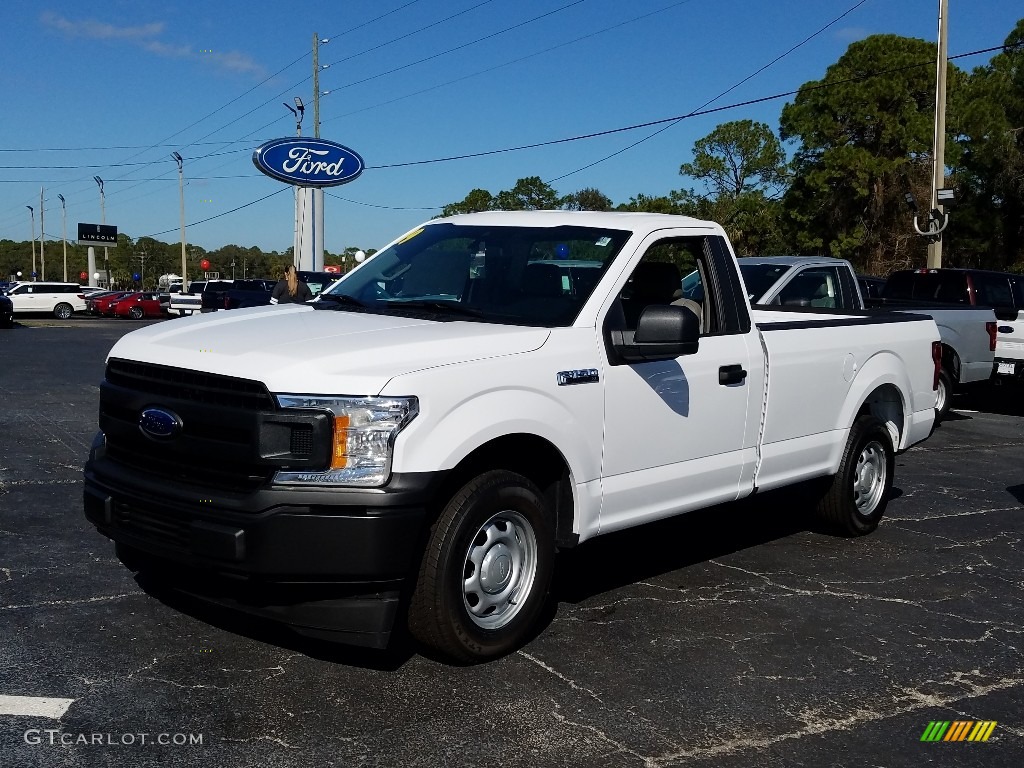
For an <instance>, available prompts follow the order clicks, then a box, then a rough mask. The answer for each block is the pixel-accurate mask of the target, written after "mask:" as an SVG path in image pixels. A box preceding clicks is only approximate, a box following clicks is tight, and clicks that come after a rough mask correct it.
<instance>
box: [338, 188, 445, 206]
mask: <svg viewBox="0 0 1024 768" xmlns="http://www.w3.org/2000/svg"><path fill="white" fill-rule="evenodd" d="M324 194H326V195H327V196H328V197H333V198H335V199H337V200H342V201H344V202H346V203H352V204H353V205H364V206H366V207H367V208H383V209H385V210H389V211H438V210H440V209H441V208H443V207H444V206H441V205H435V206H433V207H432V208H421V207H415V206H402V205H378V204H376V203H364V202H361V201H359V200H350V199H349V198H347V197H342V196H341V195H336V194H334V193H333V192H325V193H324Z"/></svg>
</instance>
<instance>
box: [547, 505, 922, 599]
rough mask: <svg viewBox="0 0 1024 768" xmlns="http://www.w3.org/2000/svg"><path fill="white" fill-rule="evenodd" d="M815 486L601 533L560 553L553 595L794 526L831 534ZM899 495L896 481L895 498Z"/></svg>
mask: <svg viewBox="0 0 1024 768" xmlns="http://www.w3.org/2000/svg"><path fill="white" fill-rule="evenodd" d="M814 493H815V487H814V486H810V485H808V486H806V487H803V486H799V487H794V488H791V489H783V490H778V491H767V492H764V493H758V494H756V495H755V496H753V497H750V498H747V499H743V500H740V501H736V502H731V503H728V504H720V505H718V506H715V507H710V508H708V509H702V510H696V511H693V512H689V513H686V514H683V515H679V516H677V517H672V518H668V519H666V520H661V521H658V522H653V523H648V524H647V525H641V526H637V527H636V528H630V529H628V530H625V531H619V532H616V533H611V534H606V535H603V536H599V537H597V538H595V539H593V540H591V541H587V542H586V543H584V544H582V545H581V546H580V547H579V548H577V549H571V550H566V551H564V552H562V553H561V554H559V556H558V559H557V561H556V570H555V581H554V584H553V586H552V595H553V596H554V597H555V599H557V600H558V601H559V602H568V603H579V602H582V601H584V600H587V599H588V598H591V597H594V596H595V595H599V594H602V593H605V592H609V591H612V590H615V589H620V588H622V587H626V586H629V585H631V584H635V583H637V582H641V581H646V580H647V579H651V578H655V577H658V576H663V575H665V574H667V573H672V572H673V571H678V570H680V569H683V568H686V567H688V566H692V565H695V564H697V563H703V562H707V561H708V560H713V559H715V558H719V557H724V556H726V555H730V554H732V553H734V552H738V551H740V550H744V549H748V548H750V547H756V546H759V545H761V544H767V543H769V542H772V541H776V540H778V539H783V538H786V537H787V536H792V535H793V534H797V533H801V532H813V533H821V534H823V535H830V534H829V533H828V532H827V531H825V530H824V529H822V528H821V526H819V525H818V523H817V521H816V520H815V519H814V518H813V517H812V515H811V512H812V511H813V509H814V500H813V496H814ZM900 495H902V491H900V490H899V489H897V488H893V489H892V490H891V491H890V494H889V499H890V500H892V499H894V498H897V497H898V496H900Z"/></svg>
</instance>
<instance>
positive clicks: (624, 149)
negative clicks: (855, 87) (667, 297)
mask: <svg viewBox="0 0 1024 768" xmlns="http://www.w3.org/2000/svg"><path fill="white" fill-rule="evenodd" d="M866 2H868V0H859V2H857V3H856V4H854V5H853V6H851V7H850V8H848V9H846V10H845V11H844V12H843V13H841V14H840V15H839V16H837V17H836V18H834V19H832V21H830V22H829V23H828V24H826V25H825V26H823V27H821V28H820V29H818V30H817V31H816V32H814V33H813V34H811V35H808V36H807V37H805V38H804V39H803V40H801V41H800V42H799V43H797V44H796V45H794V46H793V47H791V48H790V49H789V50H788V51H786V52H785V53H782V54H779V55H778V56H776V57H775V58H774V59H772V60H771V61H769V62H768V63H767V64H765V65H764V66H763V67H761V68H760V69H758V70H757V71H755V72H752V73H751V74H749V75H747V76H746V77H745V78H743V79H742V80H740V81H739V82H737V83H735V84H734V85H732V86H731V87H729V88H727V89H725V90H724V91H722V92H721V93H720V94H718V95H717V96H715V97H714V98H713V99H709V100H708V101H705V102H704V103H703V104H701V105H700V106H699V107H697V109H696V110H694V111H693V112H691V113H690V114H689V115H685V116H683V117H680V118H679V120H676V121H675V122H670V123H669V124H668V125H665V126H662V127H661V128H659V129H658V130H656V131H654V132H653V133H651V134H650V135H648V136H645V137H643V138H642V139H640V140H638V141H634V142H633V143H632V144H630V145H629V146H626V147H622V148H621V149H619V150H617V151H615V152H612V153H611V154H610V155H606V156H605V157H602V158H601V159H600V160H595V161H594V162H592V163H588V164H587V165H584V166H582V167H580V168H577V169H576V170H574V171H569V172H568V173H563V174H562V175H561V176H556V177H555V178H553V179H550V180H549V181H547V182H545V183H547V184H552V183H554V182H556V181H561V180H562V179H565V178H568V177H569V176H574V175H575V174H577V173H580V172H581V171H585V170H587V169H589V168H593V167H594V166H595V165H599V164H600V163H603V162H605V161H606V160H611V159H612V158H613V157H617V156H618V155H621V154H623V153H625V152H628V151H629V150H631V149H633V148H634V147H637V146H639V145H640V144H643V143H644V142H645V141H649V140H650V139H653V138H654V137H655V136H657V135H659V134H661V133H664V132H665V131H667V130H669V129H670V128H672V127H674V126H676V125H678V124H679V123H680V122H682V121H683V120H684V119H686V117H691V116H692V115H693V114H695V113H697V112H699V111H700V110H702V109H704V108H705V107H708V106H710V105H711V104H714V103H715V102H716V101H718V100H719V99H721V98H722V97H723V96H726V95H727V94H729V93H732V92H733V91H735V90H736V89H737V88H739V87H740V86H741V85H743V84H744V83H747V82H749V81H750V80H752V79H754V78H755V77H757V76H758V75H759V74H761V73H762V72H764V71H765V70H766V69H768V68H769V67H771V66H773V65H775V64H777V63H778V62H780V61H781V60H782V59H784V58H786V57H787V56H789V54H791V53H793V51H795V50H797V49H798V48H802V47H803V46H804V45H806V44H807V43H809V42H810V41H811V40H813V39H814V38H816V37H817V36H818V35H820V34H821V33H823V32H824V31H825V30H827V29H828V28H829V27H832V26H834V25H835V24H838V23H839V22H840V21H842V20H843V19H844V18H846V17H847V16H849V15H850V14H851V13H853V12H854V11H856V10H857V9H858V8H860V7H861V6H862V5H864V4H865V3H866Z"/></svg>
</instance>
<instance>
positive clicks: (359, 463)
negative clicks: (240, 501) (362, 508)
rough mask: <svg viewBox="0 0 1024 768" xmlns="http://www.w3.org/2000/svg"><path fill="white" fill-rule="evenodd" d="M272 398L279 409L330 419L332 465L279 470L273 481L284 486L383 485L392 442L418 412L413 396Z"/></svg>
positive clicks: (388, 465)
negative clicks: (312, 411) (316, 413)
mask: <svg viewBox="0 0 1024 768" xmlns="http://www.w3.org/2000/svg"><path fill="white" fill-rule="evenodd" d="M276 397H277V403H278V405H279V406H280V407H282V408H315V409H316V410H319V411H329V412H330V413H332V414H333V415H334V432H333V436H332V445H331V464H330V467H329V468H327V469H324V470H321V471H315V472H310V471H289V470H282V471H280V472H278V473H277V474H276V475H275V476H274V481H275V482H277V483H284V484H287V485H354V486H360V487H364V488H372V487H374V486H378V485H384V483H386V482H387V480H388V477H389V476H390V475H391V455H392V452H393V449H394V445H395V438H396V437H397V436H398V433H399V432H401V431H402V428H403V427H405V425H406V424H408V423H409V422H410V421H412V420H413V419H414V418H415V417H416V414H417V413H419V403H418V401H417V399H416V398H415V397H324V396H320V395H277V396H276Z"/></svg>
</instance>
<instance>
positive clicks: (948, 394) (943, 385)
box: [935, 368, 953, 423]
mask: <svg viewBox="0 0 1024 768" xmlns="http://www.w3.org/2000/svg"><path fill="white" fill-rule="evenodd" d="M952 401H953V377H952V376H950V375H949V372H948V371H947V370H946V369H945V368H943V369H942V370H941V371H939V387H938V389H936V390H935V422H936V423H938V422H940V421H942V420H943V419H944V418H946V414H948V413H949V406H950V404H951V403H952Z"/></svg>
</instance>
